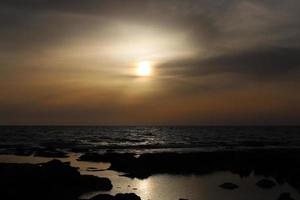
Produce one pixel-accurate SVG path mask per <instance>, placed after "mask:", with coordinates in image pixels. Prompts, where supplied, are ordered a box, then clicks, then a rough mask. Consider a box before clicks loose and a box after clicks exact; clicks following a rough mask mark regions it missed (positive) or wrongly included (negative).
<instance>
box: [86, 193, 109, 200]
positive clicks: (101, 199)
mask: <svg viewBox="0 0 300 200" xmlns="http://www.w3.org/2000/svg"><path fill="white" fill-rule="evenodd" d="M90 200H115V197H114V196H112V195H110V194H98V195H97V196H94V197H93V198H90Z"/></svg>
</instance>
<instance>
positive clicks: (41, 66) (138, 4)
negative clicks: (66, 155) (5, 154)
mask: <svg viewBox="0 0 300 200" xmlns="http://www.w3.org/2000/svg"><path fill="white" fill-rule="evenodd" d="M143 61H148V62H149V63H151V70H152V73H151V75H150V76H145V77H141V76H138V75H137V74H136V67H137V65H138V63H139V62H143ZM299 91H300V1H299V0H284V1H282V0H218V1H212V0H166V1H162V0H72V1H71V0H1V1H0V124H2V125H300V106H299V102H300V92H299Z"/></svg>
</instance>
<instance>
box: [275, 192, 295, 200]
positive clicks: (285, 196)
mask: <svg viewBox="0 0 300 200" xmlns="http://www.w3.org/2000/svg"><path fill="white" fill-rule="evenodd" d="M278 200H295V199H294V198H292V197H291V196H290V193H288V192H284V193H281V194H280V196H279V198H278Z"/></svg>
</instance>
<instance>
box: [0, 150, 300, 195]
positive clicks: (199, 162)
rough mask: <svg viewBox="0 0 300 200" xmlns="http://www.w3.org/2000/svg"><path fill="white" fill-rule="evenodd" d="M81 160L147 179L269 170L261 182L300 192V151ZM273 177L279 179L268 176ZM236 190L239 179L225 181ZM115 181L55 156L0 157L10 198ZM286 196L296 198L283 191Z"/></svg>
mask: <svg viewBox="0 0 300 200" xmlns="http://www.w3.org/2000/svg"><path fill="white" fill-rule="evenodd" d="M78 160H79V161H91V162H110V163H111V166H110V168H109V169H110V170H115V171H119V172H123V173H124V176H127V177H131V178H139V179H144V178H147V177H149V176H151V175H154V174H184V175H188V174H199V175H201V174H209V173H213V172H216V171H231V172H233V173H235V174H239V175H240V176H241V177H247V176H249V175H250V174H251V173H254V174H256V175H262V176H265V177H266V179H262V180H260V181H259V182H257V184H256V185H257V187H260V188H262V189H268V188H271V187H274V186H275V185H277V184H282V183H285V182H286V183H289V184H290V185H291V186H293V187H294V188H296V189H297V190H298V191H299V192H300V151H299V150H297V149H294V150H278V149H277V150H268V151H263V150H256V151H240V152H238V151H224V152H198V153H157V154H142V155H135V154H129V153H126V154H118V153H106V154H97V153H85V154H82V155H81V156H80V157H79V158H78ZM267 177H272V178H274V179H275V180H276V181H275V182H274V181H272V180H270V179H267ZM219 186H220V187H221V188H223V189H228V190H234V189H236V188H238V187H239V186H238V185H236V184H234V183H224V184H222V185H219ZM112 187H113V185H112V183H111V181H110V180H109V179H108V178H100V177H96V176H92V175H81V174H80V173H79V171H78V169H77V168H74V167H71V166H70V163H64V162H61V161H59V160H52V161H50V162H47V163H42V164H10V163H0V188H1V189H0V190H1V195H2V196H1V197H2V198H3V199H6V200H10V199H45V200H48V199H49V200H50V199H65V200H71V199H72V200H73V199H74V200H75V199H78V197H79V196H80V195H82V194H83V193H86V192H90V191H101V190H102V191H110V190H111V189H112ZM279 198H280V199H281V200H284V199H289V200H291V199H293V198H291V197H290V196H289V194H288V193H287V194H285V193H284V194H282V195H281V196H280V197H279ZM92 200H140V197H138V196H137V195H135V194H133V193H129V194H117V195H115V196H113V195H109V194H100V195H97V196H95V197H92Z"/></svg>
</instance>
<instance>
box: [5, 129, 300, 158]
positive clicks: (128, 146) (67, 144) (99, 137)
mask: <svg viewBox="0 0 300 200" xmlns="http://www.w3.org/2000/svg"><path fill="white" fill-rule="evenodd" d="M299 147H300V127H246V126H241V127H229V126H228V127H219V126H218V127H188V126H186V127H176V126H174V127H155V126H154V127H125V126H25V127H24V126H2V127H0V152H1V153H10V152H13V151H15V150H16V149H30V148H53V149H54V148H55V149H61V150H64V151H67V152H71V151H77V152H78V151H80V150H83V151H84V150H89V151H92V152H104V151H107V150H111V151H116V152H135V153H145V152H163V151H168V152H170V151H171V152H183V151H185V152H189V151H219V150H243V149H261V148H299Z"/></svg>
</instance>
